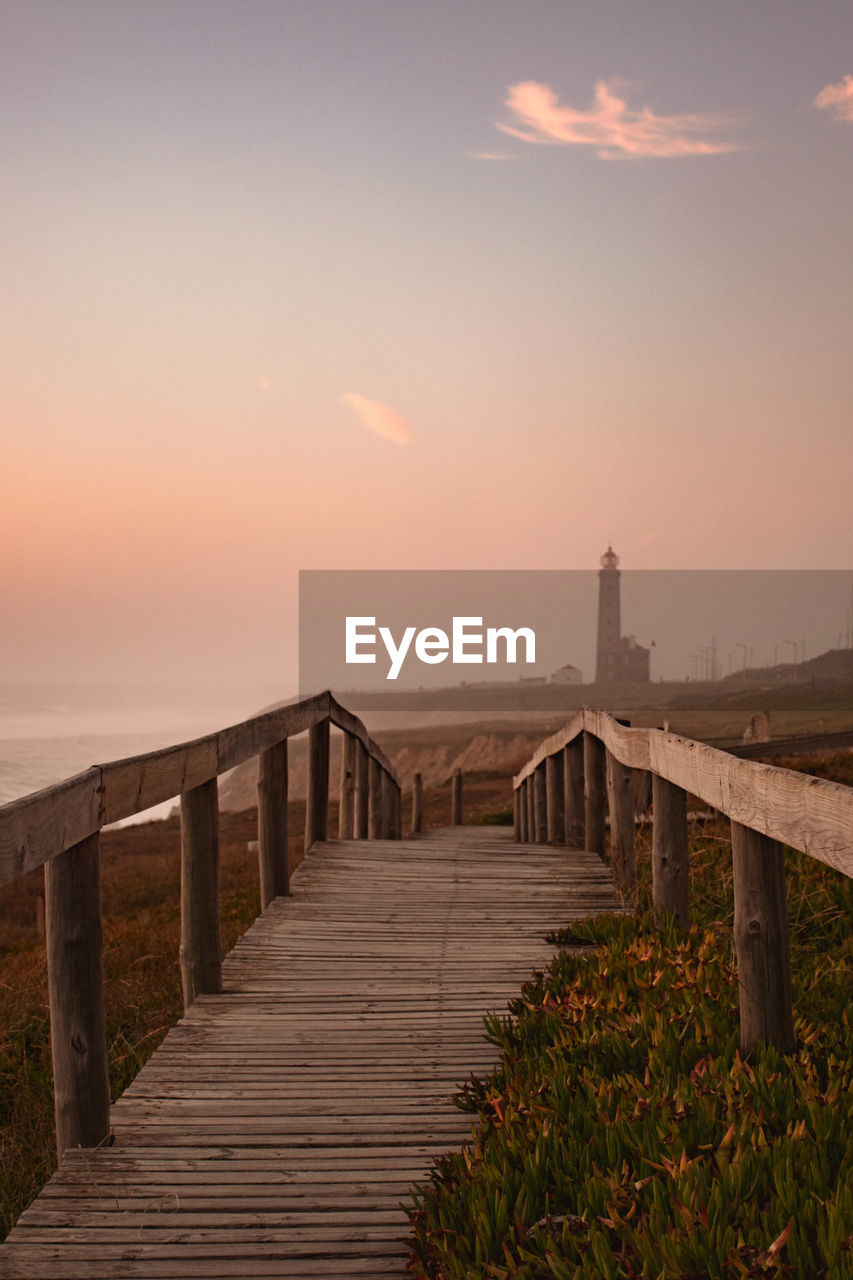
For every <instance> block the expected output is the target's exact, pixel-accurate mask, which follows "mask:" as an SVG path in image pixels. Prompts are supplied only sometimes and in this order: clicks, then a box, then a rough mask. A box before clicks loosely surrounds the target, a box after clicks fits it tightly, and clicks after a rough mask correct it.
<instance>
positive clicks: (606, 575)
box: [595, 547, 649, 684]
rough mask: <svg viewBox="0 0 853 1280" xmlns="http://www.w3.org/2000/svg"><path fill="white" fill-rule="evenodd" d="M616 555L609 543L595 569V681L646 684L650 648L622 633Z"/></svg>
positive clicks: (599, 682)
mask: <svg viewBox="0 0 853 1280" xmlns="http://www.w3.org/2000/svg"><path fill="white" fill-rule="evenodd" d="M620 577H621V574H620V573H619V557H618V556H617V554H616V552H615V551H614V550H613V548H612V547H608V548H607V550H606V551H605V553H604V555H603V556H602V557H601V568H600V569H599V571H598V645H597V649H596V660H595V683H596V684H645V683H646V682H647V681H648V679H649V650H648V649H644V648H643V646H642V645H641V644H637V637H636V636H623V635H622V619H621V616H620V608H619V578H620Z"/></svg>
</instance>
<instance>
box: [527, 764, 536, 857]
mask: <svg viewBox="0 0 853 1280" xmlns="http://www.w3.org/2000/svg"><path fill="white" fill-rule="evenodd" d="M524 797H525V804H524V807H525V809H526V810H527V843H528V844H535V843H536V796H535V794H534V788H533V775H532V774H528V776H527V777H526V778H525V780H524Z"/></svg>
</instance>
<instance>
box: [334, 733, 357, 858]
mask: <svg viewBox="0 0 853 1280" xmlns="http://www.w3.org/2000/svg"><path fill="white" fill-rule="evenodd" d="M357 741H358V739H357V738H354V737H353V735H352V734H351V733H347V732H346V731H345V730H344V732H343V735H342V738H341V786H340V792H339V797H338V838H339V839H340V840H352V838H353V833H354V827H355V770H356V761H355V758H356V750H355V747H356V742H357Z"/></svg>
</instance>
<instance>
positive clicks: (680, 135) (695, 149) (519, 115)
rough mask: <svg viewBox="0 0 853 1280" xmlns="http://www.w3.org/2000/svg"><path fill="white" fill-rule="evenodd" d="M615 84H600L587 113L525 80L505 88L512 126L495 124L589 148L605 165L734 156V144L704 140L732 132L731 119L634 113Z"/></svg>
mask: <svg viewBox="0 0 853 1280" xmlns="http://www.w3.org/2000/svg"><path fill="white" fill-rule="evenodd" d="M619 87H620V86H619V84H618V82H616V81H611V82H610V83H609V84H608V83H607V82H606V81H604V80H599V81H598V83H597V84H596V86H595V103H594V105H593V106H592V107H591V108H590V109H589V110H588V111H582V110H580V109H578V108H577V107H568V106H562V105H561V104H560V101H559V99H558V97H557V95H556V93H555V92H554V90H553V89H551V88H550V87H549V86H548V85H547V84H539V83H537V82H536V81H535V80H525V81H522V82H521V83H519V84H513V85H510V87H509V90H508V92H507V97H506V105H507V107H509V109H510V111H511V112H512V115H513V117H514V121H513V122H510V123H502V122H497V127H498V128H499V129H501V130H502V131H503V132H504V133H508V134H509V135H510V137H513V138H520V139H521V140H522V141H523V142H539V143H547V144H550V145H560V146H567V145H576V146H592V147H597V148H598V154H599V155H600V156H601V157H602V158H604V159H613V158H615V157H617V156H709V155H719V154H720V153H721V152H724V151H735V150H737V149H738V144H737V143H734V142H725V141H722V140H719V139H713V138H709V137H708V136H707V135H709V134H712V133H716V132H718V131H719V130H721V129H723V128H726V127H727V126H731V124H732V123H733V120H734V117H733V116H732V115H713V114H707V113H706V114H700V115H674V116H659V115H655V113H654V111H652V109H651V107H640V108H639V110H633V109H632V108H630V107H629V106H628V104H627V102H626V101H625V100H624V98H620V97H619V96H618V94H617V93H616V92H615V90H616V89H617V88H619Z"/></svg>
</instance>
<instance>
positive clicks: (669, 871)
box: [652, 774, 690, 929]
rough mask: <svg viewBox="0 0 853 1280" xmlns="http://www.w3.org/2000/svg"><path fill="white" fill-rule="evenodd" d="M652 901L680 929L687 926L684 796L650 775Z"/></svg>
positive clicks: (688, 908)
mask: <svg viewBox="0 0 853 1280" xmlns="http://www.w3.org/2000/svg"><path fill="white" fill-rule="evenodd" d="M652 814H653V818H654V824H653V827H652V901H653V904H654V908H655V911H658V912H661V911H668V912H670V913H671V914H672V915H674V916H675V918H676V920H677V921H678V923H679V924H680V925H681V926H682V928H684V929H686V928H687V927H688V925H689V924H690V881H689V858H688V850H687V796H686V795H685V793H684V792H683V791H682V789H681V787H676V786H673V784H672V783H671V782H667V780H666V778H661V777H659V776H658V775H657V774H652Z"/></svg>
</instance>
